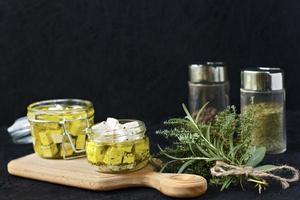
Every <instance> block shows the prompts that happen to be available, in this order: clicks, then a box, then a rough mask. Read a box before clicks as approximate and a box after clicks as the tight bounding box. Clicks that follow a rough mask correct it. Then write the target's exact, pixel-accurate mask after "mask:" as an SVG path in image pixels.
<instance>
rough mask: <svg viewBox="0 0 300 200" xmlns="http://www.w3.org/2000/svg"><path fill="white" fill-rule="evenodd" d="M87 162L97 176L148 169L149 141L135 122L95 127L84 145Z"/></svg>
mask: <svg viewBox="0 0 300 200" xmlns="http://www.w3.org/2000/svg"><path fill="white" fill-rule="evenodd" d="M86 156H87V160H88V161H89V162H90V163H91V164H93V165H96V166H97V168H98V170H99V171H100V172H108V173H118V172H126V171H135V170H138V169H140V168H142V167H144V166H146V165H147V163H148V160H149V157H150V152H149V138H148V137H147V136H146V127H145V124H144V123H143V122H142V121H138V120H126V119H125V120H116V119H114V118H108V119H107V121H104V122H101V123H98V124H95V125H94V126H93V127H92V128H91V132H90V133H89V138H88V140H87V144H86Z"/></svg>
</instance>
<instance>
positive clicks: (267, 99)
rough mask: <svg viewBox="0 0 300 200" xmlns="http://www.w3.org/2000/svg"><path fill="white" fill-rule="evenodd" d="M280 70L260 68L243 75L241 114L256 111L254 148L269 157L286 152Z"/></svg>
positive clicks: (245, 72)
mask: <svg viewBox="0 0 300 200" xmlns="http://www.w3.org/2000/svg"><path fill="white" fill-rule="evenodd" d="M283 76H284V74H283V71H282V70H281V69H280V68H266V67H259V68H254V69H245V70H243V71H242V72H241V112H242V113H244V112H247V111H249V110H252V111H254V124H255V127H254V130H253V132H252V138H251V139H252V145H253V146H257V147H261V146H264V147H266V149H267V152H268V153H282V152H284V151H286V128H285V89H284V87H283Z"/></svg>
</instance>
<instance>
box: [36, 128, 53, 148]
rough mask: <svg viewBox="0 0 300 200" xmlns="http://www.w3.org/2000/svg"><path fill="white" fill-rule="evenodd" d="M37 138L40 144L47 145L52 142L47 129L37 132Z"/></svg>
mask: <svg viewBox="0 0 300 200" xmlns="http://www.w3.org/2000/svg"><path fill="white" fill-rule="evenodd" d="M39 138H40V141H41V143H42V145H45V146H48V145H50V144H52V139H51V136H50V135H49V132H48V131H41V132H39Z"/></svg>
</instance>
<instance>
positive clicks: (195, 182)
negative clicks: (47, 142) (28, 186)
mask: <svg viewBox="0 0 300 200" xmlns="http://www.w3.org/2000/svg"><path fill="white" fill-rule="evenodd" d="M7 168H8V172H9V173H10V174H12V175H15V176H21V177H26V178H30V179H36V180H41V181H46V182H51V183H57V184H62V185H67V186H73V187H78V188H84V189H89V190H97V191H107V190H115V189H120V188H127V187H151V188H155V189H157V190H158V191H160V192H161V193H163V194H165V195H167V196H171V197H182V198H185V197H197V196H200V195H201V194H203V193H205V191H206V189H207V182H206V179H205V178H203V177H202V176H197V175H191V174H171V173H158V172H154V171H153V167H152V166H151V165H148V166H147V167H145V168H143V169H141V170H139V171H136V172H131V173H125V174H104V173H99V172H97V171H96V168H95V166H92V165H91V164H89V163H88V162H87V160H86V158H79V159H73V160H51V159H43V158H40V157H38V156H37V155H35V154H30V155H27V156H25V157H21V158H19V159H16V160H12V161H10V162H9V163H8V165H7Z"/></svg>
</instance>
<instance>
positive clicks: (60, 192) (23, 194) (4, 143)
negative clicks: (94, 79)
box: [0, 112, 300, 200]
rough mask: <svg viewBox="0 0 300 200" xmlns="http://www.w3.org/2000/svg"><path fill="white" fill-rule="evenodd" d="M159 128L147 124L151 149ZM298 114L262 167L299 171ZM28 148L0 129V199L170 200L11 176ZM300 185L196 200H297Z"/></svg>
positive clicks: (214, 193) (148, 192) (211, 192)
mask: <svg viewBox="0 0 300 200" xmlns="http://www.w3.org/2000/svg"><path fill="white" fill-rule="evenodd" d="M157 127H159V125H151V123H148V129H149V135H150V138H151V141H152V149H153V150H154V151H155V150H156V148H155V144H157V143H163V141H162V139H161V138H158V137H157V136H155V129H157ZM299 132H300V112H289V113H288V119H287V136H288V137H287V138H288V150H287V152H286V153H284V154H280V155H269V156H267V157H266V159H265V160H264V162H265V163H272V164H289V165H292V166H294V167H297V168H298V169H300V159H299V157H300V146H299V144H300V143H299V141H300V135H299ZM32 152H33V150H32V146H31V145H20V144H19V145H17V144H13V143H12V142H11V139H10V137H9V136H8V134H7V132H6V127H5V126H2V127H1V129H0V199H1V200H2V199H30V200H34V199H43V200H47V199H49V200H53V199H55V200H60V199H78V200H79V199H85V200H88V199H101V200H104V199H110V200H114V199H117V200H120V199H124V200H131V199H145V200H146V199H171V198H169V197H166V196H164V195H162V194H160V193H159V192H157V191H156V190H154V189H150V188H128V189H122V190H116V191H110V192H94V191H88V190H83V189H78V188H72V187H67V186H61V185H56V184H51V183H46V182H41V181H35V180H29V179H25V178H20V177H15V176H11V175H9V174H8V172H7V163H8V162H9V161H10V160H12V159H15V158H18V157H21V156H24V155H26V154H29V153H32ZM299 197H300V184H299V183H296V184H292V185H291V187H290V188H288V189H286V190H283V189H281V188H280V186H279V184H278V183H272V184H271V186H270V187H269V188H268V189H267V190H266V191H264V192H263V193H262V194H260V195H259V194H258V192H257V190H255V189H253V188H252V187H250V186H247V190H246V191H243V190H242V189H241V188H240V186H236V187H233V188H231V189H229V190H227V191H225V192H219V188H215V187H211V186H210V187H209V188H208V191H207V193H206V194H205V195H203V196H202V197H199V199H203V200H204V199H211V200H213V199H221V200H224V199H244V200H246V199H272V200H276V199H289V200H290V199H299Z"/></svg>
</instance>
